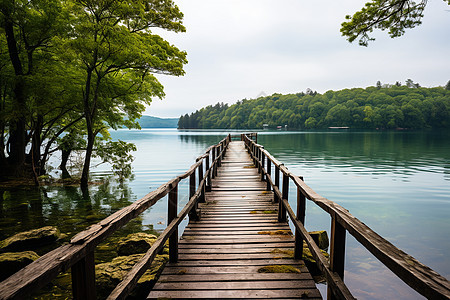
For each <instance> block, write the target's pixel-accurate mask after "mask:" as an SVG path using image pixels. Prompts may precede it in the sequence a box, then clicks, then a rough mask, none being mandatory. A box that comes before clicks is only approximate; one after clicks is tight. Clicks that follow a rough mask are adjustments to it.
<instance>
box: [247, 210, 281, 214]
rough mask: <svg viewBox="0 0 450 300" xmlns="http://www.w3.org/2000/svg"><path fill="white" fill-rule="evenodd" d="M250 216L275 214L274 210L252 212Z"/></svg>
mask: <svg viewBox="0 0 450 300" xmlns="http://www.w3.org/2000/svg"><path fill="white" fill-rule="evenodd" d="M250 213H251V214H276V213H277V211H276V210H252V211H251V212H250Z"/></svg>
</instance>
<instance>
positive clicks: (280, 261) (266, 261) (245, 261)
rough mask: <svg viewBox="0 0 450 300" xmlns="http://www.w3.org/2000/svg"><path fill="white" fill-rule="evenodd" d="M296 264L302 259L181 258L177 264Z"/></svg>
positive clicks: (198, 265) (195, 265)
mask: <svg viewBox="0 0 450 300" xmlns="http://www.w3.org/2000/svg"><path fill="white" fill-rule="evenodd" d="M286 264H289V265H295V264H297V265H298V264H303V261H301V260H293V259H261V260H251V259H242V260H223V261H221V260H218V261H208V260H196V261H185V260H181V259H180V261H179V262H178V263H177V266H180V267H183V266H185V267H186V266H193V267H200V266H269V265H286Z"/></svg>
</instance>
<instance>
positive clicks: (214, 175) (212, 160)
mask: <svg viewBox="0 0 450 300" xmlns="http://www.w3.org/2000/svg"><path fill="white" fill-rule="evenodd" d="M211 153H212V159H211V173H212V174H211V178H213V179H214V177H216V168H217V166H216V165H215V164H214V162H215V161H216V147H213V148H212V149H211ZM210 184H211V182H210Z"/></svg>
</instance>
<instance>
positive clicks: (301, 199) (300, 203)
mask: <svg viewBox="0 0 450 300" xmlns="http://www.w3.org/2000/svg"><path fill="white" fill-rule="evenodd" d="M299 178H300V179H301V180H302V181H304V180H303V176H299ZM305 214H306V197H305V195H303V193H302V190H301V189H300V187H297V220H299V221H300V222H301V223H302V225H303V226H305ZM302 257H303V238H302V236H301V234H300V232H298V230H297V228H296V229H295V248H294V258H295V259H302Z"/></svg>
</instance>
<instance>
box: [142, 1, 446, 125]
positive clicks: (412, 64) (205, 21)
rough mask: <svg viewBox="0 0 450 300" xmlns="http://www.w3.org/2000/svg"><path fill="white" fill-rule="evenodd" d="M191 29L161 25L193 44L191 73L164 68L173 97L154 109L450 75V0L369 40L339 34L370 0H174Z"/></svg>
mask: <svg viewBox="0 0 450 300" xmlns="http://www.w3.org/2000/svg"><path fill="white" fill-rule="evenodd" d="M175 2H176V4H177V5H178V6H179V8H180V9H181V11H182V12H183V13H184V15H185V19H184V24H185V26H186V28H187V32H186V33H178V34H175V33H165V32H162V31H157V32H156V33H158V34H161V35H162V36H163V37H164V38H166V39H167V40H168V41H169V42H170V43H172V44H174V45H176V46H177V47H178V48H180V49H183V50H185V51H187V53H188V60H189V63H188V64H187V65H186V66H185V70H186V75H185V76H183V77H170V76H159V77H158V79H159V80H160V81H161V83H162V84H163V85H164V87H165V92H166V97H165V99H164V100H162V101H161V100H159V99H154V101H153V103H152V105H151V106H150V107H149V108H148V109H147V110H146V111H145V113H144V114H146V115H153V116H160V117H179V116H180V115H181V114H185V113H191V112H192V111H195V110H196V109H200V108H201V107H204V106H207V105H209V104H215V103H217V102H226V103H234V102H236V101H237V100H241V99H244V98H247V99H252V98H256V97H257V96H258V95H259V94H260V93H261V92H262V91H264V92H265V93H266V94H267V95H271V94H273V93H282V94H287V93H297V92H301V91H305V90H306V89H307V88H311V89H312V90H315V91H318V92H319V93H323V92H326V91H327V90H340V89H344V88H353V87H367V86H373V85H375V84H376V82H377V81H378V80H380V81H381V82H382V83H395V82H396V81H401V82H402V83H404V82H405V80H406V79H408V78H411V79H412V80H413V81H414V82H418V83H420V84H421V85H422V86H426V87H431V86H439V85H444V84H445V83H446V82H447V81H448V80H450V57H449V53H450V6H449V5H448V4H446V2H444V1H442V0H430V1H428V5H427V7H426V9H425V17H424V19H423V24H422V25H421V26H419V27H417V28H414V29H412V30H407V32H406V34H405V35H404V36H403V37H400V38H396V39H391V38H389V36H388V35H387V33H386V32H379V31H377V32H374V34H373V36H374V37H375V38H376V41H374V42H372V43H370V44H369V47H367V48H365V47H361V46H358V44H357V43H353V44H350V43H348V42H347V41H346V39H345V38H343V37H342V36H341V34H340V32H339V30H340V24H341V23H342V22H343V21H344V20H345V19H344V18H345V15H347V14H353V13H354V12H355V11H356V10H359V9H360V8H361V7H362V6H363V5H364V3H365V2H366V1H364V0H341V1H333V0H322V1H304V0H303V1H301V0H277V1H275V0H175Z"/></svg>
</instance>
